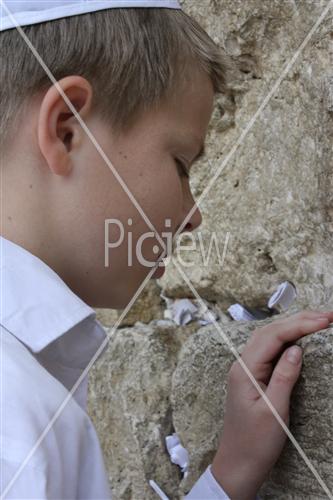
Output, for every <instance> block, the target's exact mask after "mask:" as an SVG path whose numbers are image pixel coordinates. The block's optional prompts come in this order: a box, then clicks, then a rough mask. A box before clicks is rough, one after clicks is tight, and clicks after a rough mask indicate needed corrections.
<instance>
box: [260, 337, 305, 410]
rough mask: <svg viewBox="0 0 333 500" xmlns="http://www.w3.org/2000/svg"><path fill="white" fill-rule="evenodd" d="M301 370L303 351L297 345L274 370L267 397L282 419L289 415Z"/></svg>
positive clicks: (283, 356) (281, 359)
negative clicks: (291, 399) (292, 395)
mask: <svg viewBox="0 0 333 500" xmlns="http://www.w3.org/2000/svg"><path fill="white" fill-rule="evenodd" d="M301 368H302V349H301V348H300V347H299V346H297V345H294V346H292V347H289V349H286V350H285V352H284V353H283V354H282V356H281V358H280V359H279V361H278V363H277V364H276V366H275V368H274V371H273V374H272V376H271V380H270V382H269V384H268V387H267V390H266V395H267V397H268V398H269V400H270V401H271V403H272V405H273V406H274V407H275V409H276V410H277V411H278V413H279V414H280V415H281V417H287V416H288V414H289V402H290V396H291V392H292V390H293V388H294V385H295V384H296V382H297V379H298V377H299V375H300V373H301Z"/></svg>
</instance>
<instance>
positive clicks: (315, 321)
mask: <svg viewBox="0 0 333 500" xmlns="http://www.w3.org/2000/svg"><path fill="white" fill-rule="evenodd" d="M331 322H333V312H327V313H322V312H313V311H305V312H302V313H299V314H296V315H294V316H291V317H288V318H285V319H281V320H277V321H275V322H273V323H271V324H269V325H267V326H264V327H263V328H260V329H257V330H255V331H254V332H253V334H252V337H251V338H250V340H249V341H248V343H247V344H246V346H245V348H244V350H243V353H242V356H241V357H242V359H243V361H244V363H245V364H246V366H247V367H248V369H249V370H250V372H251V373H252V375H253V376H254V377H255V379H256V380H257V382H258V384H259V385H260V387H261V388H262V390H263V391H264V392H265V394H266V396H267V397H268V399H269V400H270V402H271V403H272V405H273V406H274V408H275V409H276V410H277V412H278V413H279V415H280V417H281V418H282V420H283V421H284V422H285V423H286V425H288V424H289V403H290V396H291V392H292V389H293V387H294V385H295V383H296V381H297V379H298V377H299V374H300V371H301V365H302V350H301V348H300V347H299V346H292V347H288V348H286V344H288V343H293V342H295V341H297V340H298V339H300V338H301V337H303V336H305V335H308V334H310V333H314V332H317V331H319V330H322V329H324V328H327V327H328V325H329V324H330V323H331ZM278 358H279V359H278ZM277 359H278V361H277ZM276 361H277V362H276ZM285 441H286V434H285V432H284V430H283V429H282V427H281V425H280V424H279V423H278V422H277V420H276V418H275V417H274V415H273V414H272V412H271V410H270V408H269V407H268V405H267V403H266V402H265V401H264V399H263V398H262V396H261V395H260V394H259V392H258V391H257V389H256V388H255V387H254V385H253V384H252V382H251V381H250V379H249V377H248V376H247V375H246V373H245V371H244V369H243V368H242V367H241V365H240V363H239V362H238V361H235V362H234V363H233V365H232V368H231V370H230V372H229V377H228V393H227V399H226V411H225V417H224V425H223V432H222V436H221V441H220V445H219V449H218V451H217V454H216V456H215V458H214V460H213V463H212V467H211V471H212V473H213V475H214V477H215V479H216V480H217V481H218V482H219V483H220V484H221V486H222V488H223V489H224V491H225V492H226V493H227V495H228V496H229V497H230V498H231V499H232V500H249V499H251V500H252V499H253V498H255V496H256V493H257V492H258V490H259V488H260V486H261V485H262V483H263V482H264V480H265V478H266V476H267V474H268V473H269V471H270V469H271V468H272V467H273V465H274V464H275V462H276V461H277V459H278V457H279V455H280V453H281V451H282V449H283V447H284V444H285Z"/></svg>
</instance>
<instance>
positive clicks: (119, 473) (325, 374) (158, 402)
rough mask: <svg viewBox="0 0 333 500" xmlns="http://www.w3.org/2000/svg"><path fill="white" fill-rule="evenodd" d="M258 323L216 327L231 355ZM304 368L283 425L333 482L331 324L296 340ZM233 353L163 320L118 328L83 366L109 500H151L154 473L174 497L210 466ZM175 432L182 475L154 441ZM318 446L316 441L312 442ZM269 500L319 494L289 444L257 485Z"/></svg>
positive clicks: (205, 331)
mask: <svg viewBox="0 0 333 500" xmlns="http://www.w3.org/2000/svg"><path fill="white" fill-rule="evenodd" d="M262 324H263V322H260V323H257V322H253V323H252V322H248V323H230V324H229V325H226V324H222V323H221V328H222V331H223V332H224V333H225V334H226V335H227V336H228V338H229V339H230V340H231V341H232V342H233V344H234V345H235V346H236V347H237V349H238V350H239V351H241V349H242V346H243V345H244V344H245V342H246V340H247V339H248V337H249V335H250V332H251V331H252V330H253V328H255V327H256V326H258V325H262ZM300 343H301V345H302V346H303V347H304V353H305V354H304V368H303V371H302V375H301V378H300V380H299V383H298V385H297V387H296V389H295V392H294V397H293V404H292V413H291V430H292V432H293V434H294V436H295V437H296V439H297V440H298V442H299V443H300V445H301V446H302V447H303V449H304V451H305V452H306V454H307V455H308V457H309V459H310V460H311V461H312V463H313V465H314V466H315V467H316V469H317V470H318V472H319V473H320V475H321V476H322V478H323V479H324V480H325V481H326V484H327V485H328V486H329V487H330V488H331V489H332V488H333V475H332V465H333V455H332V449H333V448H332V444H333V443H332V441H333V435H332V428H333V389H332V383H331V380H332V377H333V365H332V354H333V329H330V330H327V331H326V332H319V333H316V334H315V335H312V336H311V337H308V338H307V339H304V340H303V341H301V342H300ZM233 359H234V358H233V355H232V354H231V353H230V351H229V349H228V347H227V346H226V344H225V343H224V342H223V338H222V337H221V335H220V333H219V332H218V331H217V330H216V328H215V327H214V326H212V325H210V326H206V327H202V328H200V329H198V325H197V324H196V323H192V324H191V325H189V326H188V327H187V328H176V327H175V325H173V324H172V323H170V322H156V321H155V322H153V323H151V324H150V325H144V324H140V323H137V325H136V326H135V328H122V329H120V330H118V331H117V332H116V333H115V335H114V336H113V338H112V339H111V342H110V345H109V347H108V349H107V351H106V352H105V354H104V355H103V357H102V358H101V359H100V360H99V362H98V364H97V366H96V367H95V369H94V370H93V372H92V375H91V380H90V413H91V415H92V418H93V421H94V423H95V425H96V428H97V431H98V433H99V435H100V438H101V442H102V447H103V450H104V454H105V458H106V464H107V468H108V471H109V475H110V481H111V484H112V488H113V492H114V498H115V499H121V500H122V499H135V500H141V499H152V500H153V499H154V498H156V496H155V494H154V493H153V492H152V490H151V489H150V487H149V485H148V481H149V479H154V480H155V481H156V482H157V484H159V486H160V487H161V488H162V489H163V490H164V491H165V493H166V494H167V495H168V496H169V498H172V499H177V498H181V497H182V495H184V494H185V493H186V492H187V491H188V490H189V489H190V488H191V487H192V485H193V484H194V482H195V481H196V479H197V478H198V477H199V476H200V474H201V473H202V472H203V471H204V470H205V468H206V467H207V466H208V465H209V463H210V462H211V460H212V458H213V456H214V453H215V451H216V449H217V446H218V439H219V433H220V432H221V430H222V426H223V411H224V398H225V392H226V391H225V386H226V376H227V373H228V371H229V368H230V366H231V363H232V361H233ZM174 431H176V432H177V433H178V434H179V436H180V438H181V441H182V443H183V445H184V446H185V447H186V448H187V449H188V451H189V453H190V459H191V467H190V473H189V475H188V477H187V479H186V480H182V478H181V474H180V471H179V469H178V467H177V466H175V465H172V464H171V463H170V461H169V458H168V454H167V452H166V449H165V444H164V438H165V436H166V435H168V434H170V433H172V432H174ZM319 443H320V444H319ZM261 496H262V498H263V500H268V499H271V498H274V499H275V498H281V499H282V498H283V499H287V500H292V499H301V498H302V499H303V498H311V499H317V498H318V499H319V498H325V495H323V492H322V490H321V487H320V486H319V484H318V483H317V481H316V480H315V479H314V478H313V476H312V474H311V472H310V471H309V469H308V468H307V467H306V465H305V464H304V462H303V461H302V459H301V458H300V456H299V455H298V453H297V452H296V451H295V450H294V448H293V446H292V445H289V444H288V445H287V446H286V448H285V451H284V452H283V454H282V456H281V458H280V460H279V462H278V464H277V465H276V467H275V468H274V470H273V472H272V474H271V478H270V479H269V480H268V481H267V482H266V483H265V485H264V486H263V488H262V491H261Z"/></svg>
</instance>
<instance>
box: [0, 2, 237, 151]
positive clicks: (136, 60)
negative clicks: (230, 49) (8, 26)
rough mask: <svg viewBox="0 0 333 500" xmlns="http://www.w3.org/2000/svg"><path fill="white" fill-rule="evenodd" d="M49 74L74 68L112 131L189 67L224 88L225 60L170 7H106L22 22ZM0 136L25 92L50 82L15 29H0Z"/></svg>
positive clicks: (160, 96) (152, 101)
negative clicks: (81, 13) (51, 19)
mask: <svg viewBox="0 0 333 500" xmlns="http://www.w3.org/2000/svg"><path fill="white" fill-rule="evenodd" d="M22 29H23V30H24V32H25V33H26V35H27V37H28V38H29V39H30V41H31V42H32V44H33V45H34V47H35V48H36V49H37V51H38V53H39V54H40V56H41V57H42V59H43V60H44V62H45V63H46V65H47V66H48V67H49V69H50V70H51V72H52V73H53V75H54V77H55V78H56V80H60V79H61V78H63V77H65V76H69V75H74V74H75V75H81V76H83V77H85V78H86V79H87V80H89V82H90V83H91V85H92V87H93V91H94V98H93V99H94V101H93V105H94V109H95V111H96V112H97V113H99V114H100V115H101V117H102V119H104V120H105V121H106V122H107V123H108V124H110V125H111V126H112V127H113V128H114V129H115V130H118V131H119V130H122V129H123V128H125V126H126V125H127V124H128V123H130V121H131V120H133V119H134V118H135V117H136V116H137V115H138V114H140V112H142V111H145V110H146V109H149V108H150V107H152V106H154V105H156V104H158V102H159V101H160V100H162V99H163V98H164V97H166V96H167V95H168V94H169V93H172V91H173V90H174V89H175V88H177V86H179V85H180V84H181V83H182V82H184V77H185V75H186V74H187V75H188V74H190V72H191V71H193V70H194V69H198V70H201V71H203V72H205V73H206V74H207V75H208V76H209V77H210V79H211V81H212V83H213V87H214V90H215V92H216V93H220V92H224V91H225V74H226V72H227V70H228V60H227V58H226V56H225V55H224V54H223V52H222V50H221V49H220V48H219V47H218V46H217V45H216V44H215V43H214V42H213V40H212V39H211V38H210V37H209V36H208V34H207V33H206V32H205V31H204V29H203V28H202V27H201V26H200V25H199V24H198V23H197V22H196V21H195V20H194V19H192V18H191V17H189V16H188V15H187V14H186V13H184V12H183V11H180V10H171V9H156V8H150V9H147V8H146V9H142V8H135V9H133V8H132V9H109V10H103V11H99V12H94V13H88V14H84V15H79V16H73V17H67V18H63V19H59V20H55V21H49V22H44V23H40V24H37V25H32V26H26V27H24V28H22ZM0 37H1V48H0V63H1V71H0V79H1V81H0V108H1V116H0V140H1V142H2V145H3V147H4V144H5V139H6V136H7V134H8V133H9V132H10V129H12V130H15V127H14V124H15V122H16V121H17V120H18V118H19V116H20V113H21V112H22V108H23V107H24V106H22V105H23V104H24V103H26V102H27V101H28V98H29V97H32V96H34V95H36V94H37V93H39V92H41V91H43V90H44V89H45V90H46V89H47V88H48V87H50V86H51V85H52V83H51V81H50V80H49V78H48V76H47V75H46V73H45V72H44V70H43V68H42V67H41V65H40V64H39V63H38V61H37V60H36V58H35V57H34V55H33V54H32V52H31V50H30V49H29V48H28V46H27V45H26V43H25V42H24V40H23V38H22V37H21V35H20V34H19V32H18V31H17V30H16V29H12V30H7V31H4V32H2V33H0Z"/></svg>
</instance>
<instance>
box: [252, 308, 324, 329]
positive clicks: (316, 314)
mask: <svg viewBox="0 0 333 500" xmlns="http://www.w3.org/2000/svg"><path fill="white" fill-rule="evenodd" d="M316 318H327V319H328V321H329V323H333V312H332V311H301V312H299V313H297V314H293V315H292V316H287V317H286V318H279V319H275V321H274V322H272V323H269V324H268V325H266V326H264V327H262V328H261V329H260V330H261V331H264V332H270V331H271V328H272V326H274V325H276V324H286V323H290V321H294V320H306V319H316Z"/></svg>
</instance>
